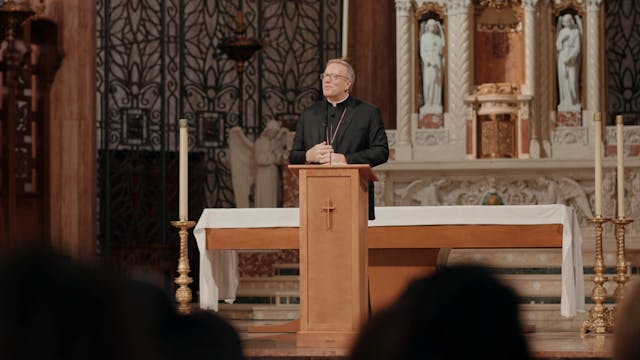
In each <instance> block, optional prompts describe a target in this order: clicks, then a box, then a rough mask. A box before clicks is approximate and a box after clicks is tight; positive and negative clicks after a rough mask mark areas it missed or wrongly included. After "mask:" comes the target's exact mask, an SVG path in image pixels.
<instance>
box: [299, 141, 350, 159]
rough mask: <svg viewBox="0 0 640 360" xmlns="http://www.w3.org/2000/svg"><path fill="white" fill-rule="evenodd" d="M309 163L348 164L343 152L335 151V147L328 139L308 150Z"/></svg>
mask: <svg viewBox="0 0 640 360" xmlns="http://www.w3.org/2000/svg"><path fill="white" fill-rule="evenodd" d="M306 160H307V163H318V164H346V163H347V159H346V158H345V156H344V155H343V154H338V153H335V152H333V147H331V145H328V144H327V142H326V141H323V142H321V143H319V144H316V145H314V146H313V147H312V148H311V149H309V150H307V156H306Z"/></svg>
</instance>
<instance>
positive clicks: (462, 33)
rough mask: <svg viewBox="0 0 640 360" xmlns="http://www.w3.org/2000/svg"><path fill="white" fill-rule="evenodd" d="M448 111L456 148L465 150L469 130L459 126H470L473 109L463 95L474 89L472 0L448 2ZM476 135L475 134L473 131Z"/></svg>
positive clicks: (448, 120)
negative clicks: (466, 102)
mask: <svg viewBox="0 0 640 360" xmlns="http://www.w3.org/2000/svg"><path fill="white" fill-rule="evenodd" d="M447 13H448V15H449V16H448V25H447V29H446V32H447V41H448V42H447V46H448V50H447V52H448V54H447V79H448V81H447V94H448V97H447V112H448V114H447V115H448V116H445V128H447V129H454V130H455V131H451V132H450V141H451V143H453V144H452V145H454V146H455V149H454V151H456V152H459V153H460V154H463V153H465V149H466V147H467V144H466V142H467V141H472V140H473V139H467V138H466V135H467V133H468V131H466V132H465V131H458V130H457V129H465V128H470V123H471V122H472V110H473V109H471V107H470V106H468V105H466V104H465V102H464V99H465V97H466V96H467V95H469V93H470V91H471V85H472V81H473V77H472V72H471V71H472V70H473V51H472V50H473V5H472V2H471V0H451V1H450V2H449V3H448V4H447ZM470 136H475V134H470Z"/></svg>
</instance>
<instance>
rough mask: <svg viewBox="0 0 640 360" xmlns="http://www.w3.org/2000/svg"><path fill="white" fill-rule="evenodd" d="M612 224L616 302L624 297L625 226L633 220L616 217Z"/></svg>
mask: <svg viewBox="0 0 640 360" xmlns="http://www.w3.org/2000/svg"><path fill="white" fill-rule="evenodd" d="M612 222H613V223H614V224H616V250H617V251H616V252H617V257H616V276H615V278H614V279H615V281H616V282H617V283H618V285H616V290H615V292H614V293H613V296H615V299H616V303H617V304H620V303H622V300H623V299H624V285H625V284H626V283H627V281H629V275H627V270H628V269H627V260H626V256H625V247H626V246H625V241H624V234H625V226H626V225H628V224H631V223H632V222H633V220H631V219H626V218H617V219H614V220H612Z"/></svg>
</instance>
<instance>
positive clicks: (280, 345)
mask: <svg viewBox="0 0 640 360" xmlns="http://www.w3.org/2000/svg"><path fill="white" fill-rule="evenodd" d="M240 336H241V338H242V340H243V343H244V348H245V354H246V355H247V358H249V359H265V360H266V359H272V360H276V359H287V360H294V359H295V360H319V359H328V360H330V359H347V358H348V353H349V351H348V349H345V348H324V349H322V348H300V347H296V341H295V334H269V333H247V332H241V333H240ZM527 338H528V339H529V346H530V348H531V352H532V358H533V359H553V360H560V359H574V360H579V359H590V360H594V359H610V358H611V349H612V347H613V335H611V334H607V335H595V334H581V333H580V332H579V331H575V332H570V331H565V332H546V333H536V332H533V333H530V334H527Z"/></svg>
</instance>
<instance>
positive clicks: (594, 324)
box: [582, 215, 614, 334]
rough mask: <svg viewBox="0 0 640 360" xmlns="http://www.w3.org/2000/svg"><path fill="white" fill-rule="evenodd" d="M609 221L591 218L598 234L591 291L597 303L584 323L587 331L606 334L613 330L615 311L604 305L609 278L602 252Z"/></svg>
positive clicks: (584, 330) (583, 325) (583, 328)
mask: <svg viewBox="0 0 640 360" xmlns="http://www.w3.org/2000/svg"><path fill="white" fill-rule="evenodd" d="M609 221H611V219H606V218H603V217H602V216H600V215H597V216H596V217H595V218H593V219H591V222H592V223H593V224H594V225H595V235H596V249H595V250H596V254H595V262H594V267H593V270H594V271H595V276H594V277H593V283H594V285H593V290H592V291H591V299H593V302H594V303H595V305H594V306H593V307H592V308H591V309H590V310H589V317H588V319H587V320H585V322H584V323H583V324H582V331H583V332H585V333H589V332H595V333H596V334H605V333H610V332H613V321H614V320H613V313H612V311H611V310H610V309H608V308H607V307H606V306H605V305H604V303H605V302H606V301H607V299H608V297H609V296H608V295H607V290H606V289H605V288H604V283H605V282H607V280H608V279H607V277H606V276H604V271H605V266H604V256H603V254H602V227H603V225H604V224H605V223H607V222H609Z"/></svg>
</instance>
